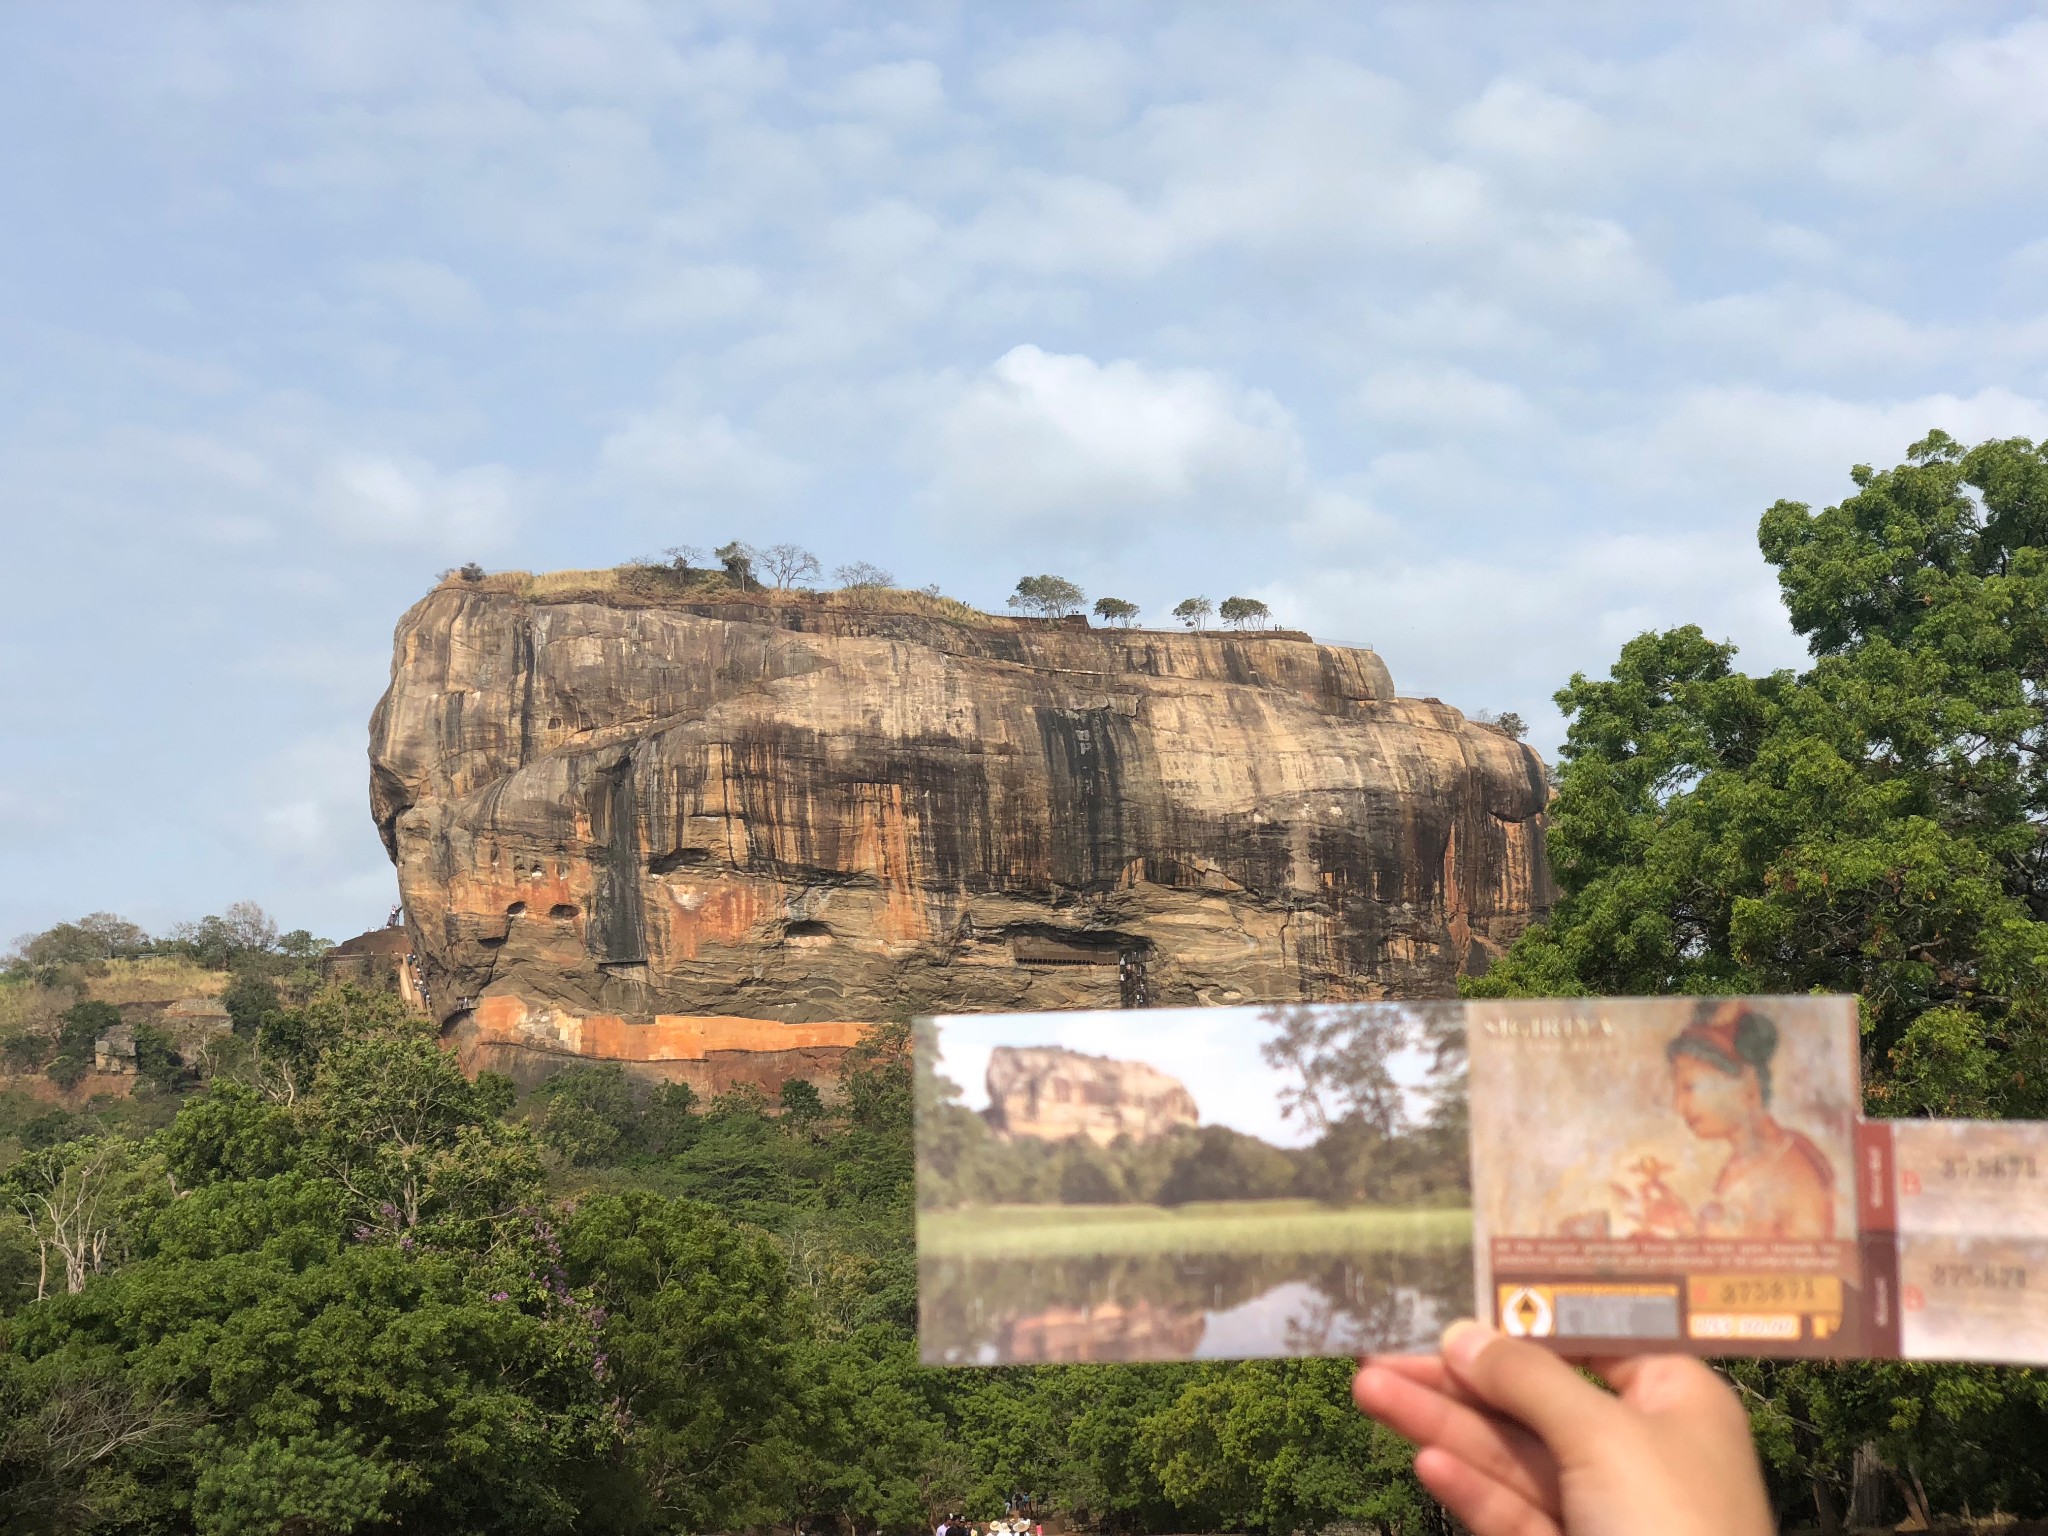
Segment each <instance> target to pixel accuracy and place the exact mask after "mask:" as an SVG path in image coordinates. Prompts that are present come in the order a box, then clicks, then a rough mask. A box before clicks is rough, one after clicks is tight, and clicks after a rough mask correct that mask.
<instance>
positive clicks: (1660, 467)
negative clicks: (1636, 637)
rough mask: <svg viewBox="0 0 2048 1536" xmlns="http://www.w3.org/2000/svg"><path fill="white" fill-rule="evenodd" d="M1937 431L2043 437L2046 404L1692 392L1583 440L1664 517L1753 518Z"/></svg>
mask: <svg viewBox="0 0 2048 1536" xmlns="http://www.w3.org/2000/svg"><path fill="white" fill-rule="evenodd" d="M1933 427H1939V428H1940V429H1941V430H1942V431H1944V432H1947V433H1949V434H1950V435H1951V436H1953V437H1956V438H1959V439H1961V440H1962V441H1963V442H1966V443H1967V442H1977V441H1980V440H1982V439H1984V438H1989V437H2014V436H2018V437H2028V438H2036V439H2038V438H2041V437H2044V436H2048V402H2044V401H2042V400H2038V399H2033V398H2030V397H2028V396H2025V395H2021V394H2018V393H2015V392H2014V391H2012V390H2009V389H2004V388H1989V389H1981V390H1978V391H1977V392H1976V393H1975V394H1972V395H1953V394H1946V393H1943V394H1931V395H1922V396H1919V397H1917V398H1914V399H1910V400H1892V401H1858V400H1852V399H1844V398H1842V397H1840V396H1836V395H1829V394H1823V393H1819V392H1810V393H1801V392H1797V391H1791V390H1773V389H1763V388H1758V387H1753V386H1731V387H1721V388H1706V389H1692V390H1685V391H1682V392H1680V393H1678V394H1676V395H1675V396H1673V397H1671V398H1670V399H1669V400H1667V401H1665V402H1662V403H1661V404H1660V405H1659V407H1658V408H1657V410H1656V411H1655V413H1654V415H1653V417H1652V419H1650V420H1649V421H1647V422H1637V423H1633V424H1631V425H1629V426H1627V427H1625V428H1623V427H1619V426H1617V427H1614V428H1609V429H1607V430H1606V431H1604V432H1602V433H1601V434H1600V435H1599V437H1598V439H1597V440H1596V441H1595V442H1589V443H1588V444H1587V445H1586V451H1585V453H1584V457H1583V459H1582V465H1583V468H1584V470H1585V471H1586V472H1587V473H1588V474H1589V475H1594V476H1600V477H1603V478H1611V482H1612V483H1614V484H1616V485H1617V486H1618V487H1619V488H1621V489H1623V490H1624V491H1625V492H1626V493H1629V494H1631V495H1633V496H1637V497H1641V498H1644V499H1646V500H1648V501H1650V502H1651V503H1652V504H1662V505H1664V506H1667V507H1669V508H1670V509H1671V510H1670V513H1669V514H1667V515H1669V516H1675V517H1678V518H1696V517H1700V516H1702V515H1703V514H1704V515H1708V516H1711V515H1712V514H1713V510H1714V509H1715V508H1716V506H1718V507H1719V508H1721V509H1723V510H1724V511H1725V512H1726V513H1730V514H1733V515H1737V516H1740V517H1743V518H1745V519H1747V520H1748V527H1749V528H1751V529H1753V528H1754V526H1755V523H1754V520H1755V518H1757V517H1758V516H1760V515H1761V514H1762V512H1763V510H1764V508H1765V507H1767V506H1769V505H1770V504H1771V503H1772V502H1774V501H1776V500H1778V499H1780V498H1781V497H1783V498H1788V499H1791V500H1795V501H1807V502H1811V503H1813V504H1815V505H1821V504H1824V503H1828V502H1833V501H1836V500H1839V499H1840V498H1841V497H1842V496H1845V495H1847V494H1849V492H1850V491H1851V489H1852V487H1851V485H1850V483H1849V478H1848V475H1849V466H1850V465H1852V464H1872V465H1877V466H1879V467H1888V466H1890V465H1893V464H1896V463H1898V462H1899V461H1900V460H1901V459H1903V458H1904V457H1905V454H1906V449H1907V448H1908V447H1909V446H1910V445H1911V444H1913V443H1915V442H1918V441H1919V440H1920V439H1921V438H1922V437H1924V436H1925V435H1926V434H1927V432H1928V429H1930V428H1933Z"/></svg>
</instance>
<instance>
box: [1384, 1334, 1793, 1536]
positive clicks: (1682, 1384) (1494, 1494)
mask: <svg viewBox="0 0 2048 1536" xmlns="http://www.w3.org/2000/svg"><path fill="white" fill-rule="evenodd" d="M1586 1363H1587V1364H1588V1366H1589V1367H1590V1368H1591V1369H1592V1370H1593V1371H1594V1372H1595V1373H1596V1374H1598V1375H1599V1376H1600V1377H1601V1378H1602V1379H1603V1380H1605V1381H1606V1382H1607V1383H1608V1385H1610V1386H1611V1387H1613V1388H1614V1390H1613V1391H1612V1392H1603V1391H1602V1390H1601V1389H1600V1388H1598V1387H1596V1386H1594V1385H1593V1384H1592V1383H1591V1382H1589V1381H1587V1380H1586V1379H1585V1378H1584V1377H1583V1376H1581V1375H1579V1373H1578V1372H1577V1371H1576V1370H1574V1369H1573V1368H1572V1366H1571V1365H1569V1364H1568V1363H1566V1362H1565V1361H1563V1360H1561V1359H1559V1358H1558V1357H1557V1356H1556V1355H1554V1354H1552V1353H1551V1352H1550V1351H1548V1350H1546V1349H1543V1348H1541V1347H1540V1346H1538V1345H1535V1344H1530V1343H1527V1342H1525V1341H1523V1340H1520V1339H1507V1338H1502V1337H1501V1336H1500V1335H1499V1334H1497V1333H1495V1332H1493V1331H1492V1330H1491V1329H1489V1328H1484V1327H1481V1326H1480V1325H1479V1324H1478V1323H1475V1322H1472V1321H1471V1320H1470V1319H1466V1320H1463V1321H1460V1322H1456V1323H1453V1324H1451V1326H1450V1327H1449V1328H1447V1329H1445V1330H1444V1338H1443V1348H1442V1352H1441V1353H1440V1354H1438V1355H1434V1356H1430V1355H1406V1356H1380V1357H1375V1358H1373V1359H1369V1360H1367V1361H1365V1362H1364V1363H1363V1364H1361V1366H1360V1367H1359V1372H1358V1376H1357V1378H1356V1379H1355V1380H1354V1381H1353V1382H1352V1385H1351V1395H1352V1397H1353V1398H1354V1399H1355V1400H1356V1401H1357V1403H1358V1406H1359V1407H1360V1408H1362V1409H1363V1410H1364V1411H1365V1412H1366V1413H1368V1414H1370V1415H1371V1416H1372V1417H1373V1418H1375V1419H1378V1420H1379V1421H1380V1422H1381V1423H1382V1424H1384V1425H1386V1426H1387V1427H1388V1428H1389V1429H1391V1430H1393V1431H1395V1432H1396V1433H1397V1434H1400V1435H1404V1436H1406V1437H1407V1438H1408V1439H1410V1440H1412V1441H1414V1442H1415V1445H1416V1452H1415V1475H1416V1477H1417V1478H1419V1479H1420V1480H1421V1482H1422V1485H1423V1487H1425V1488H1427V1489H1428V1490H1429V1491H1430V1492H1431V1493H1432V1494H1434V1495H1435V1496H1436V1497H1437V1499H1438V1500H1440V1501H1441V1502H1442V1504H1443V1505H1444V1507H1445V1508H1446V1509H1448V1510H1450V1512H1451V1513H1452V1514H1454V1515H1456V1516H1457V1517H1458V1518H1459V1519H1460V1520H1462V1521H1464V1522H1465V1524H1466V1525H1467V1526H1469V1527H1471V1529H1472V1531H1473V1533H1474V1536H1644V1533H1646V1532H1652V1531H1654V1532H1657V1533H1658V1536H1771V1533H1772V1532H1773V1531H1775V1529H1776V1525H1775V1522H1774V1521H1773V1520H1772V1518H1771V1511H1770V1504H1769V1501H1768V1500H1767V1499H1766V1498H1765V1496H1764V1483H1763V1474H1762V1472H1761V1470H1760V1469H1759V1467H1758V1465H1757V1459H1756V1448H1755V1446H1753V1445H1752V1444H1751V1443H1750V1438H1749V1417H1748V1415H1747V1414H1745V1413H1744V1412H1743V1411H1742V1405H1741V1404H1740V1403H1739V1402H1737V1401H1736V1399H1735V1394H1734V1392H1732V1391H1731V1390H1730V1389H1729V1387H1728V1384H1727V1383H1726V1382H1724V1381H1723V1380H1722V1379H1721V1378H1720V1377H1719V1376H1717V1375H1716V1374H1715V1373H1714V1372H1713V1371H1712V1370H1710V1369H1708V1368H1707V1366H1706V1365H1705V1364H1703V1363H1702V1362H1701V1361H1698V1360H1695V1359H1694V1358H1693V1357H1692V1356H1690V1355H1633V1356H1629V1357H1627V1358H1623V1359H1615V1360H1594V1361H1588V1362H1586Z"/></svg>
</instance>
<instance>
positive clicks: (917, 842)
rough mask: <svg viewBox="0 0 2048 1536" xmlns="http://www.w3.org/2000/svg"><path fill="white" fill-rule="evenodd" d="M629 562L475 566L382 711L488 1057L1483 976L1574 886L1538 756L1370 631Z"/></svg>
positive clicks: (648, 1058)
mask: <svg viewBox="0 0 2048 1536" xmlns="http://www.w3.org/2000/svg"><path fill="white" fill-rule="evenodd" d="M610 575H611V573H595V575H594V576H593V577H592V579H591V580H589V581H586V582H582V583H578V582H576V581H573V580H570V579H568V578H565V577H544V578H529V577H519V576H494V577H489V578H486V579H485V580H483V581H481V582H475V581H463V580H459V579H458V580H451V581H448V582H445V583H443V584H442V585H441V586H440V587H438V588H436V589H435V590H434V591H433V592H431V593H429V594H428V595H427V596H426V597H425V598H423V599H422V600H421V601H420V602H419V603H418V604H416V605H415V606H414V607H413V608H412V609H411V611H410V612H408V613H407V614H406V615H405V617H404V618H403V619H402V620H401V621H400V622H399V625H398V630H397V635H396V642H395V650H394V656H393V661H392V671H391V686H390V689H389V691H388V692H387V693H386V694H385V696H384V698H383V700H382V701H381V702H380V703H379V704H378V706H377V710H376V713H375V715H374V716H373V717H372V720H371V730H370V761H371V799H372V807H373V812H374V814H375V817H376V820H377V824H378V827H379V830H380V831H381V833H382V835H383V838H384V843H385V847H386V848H387V849H388V850H389V851H390V854H391V857H392V859H393V861H394V863H395V864H396V866H397V870H398V878H399V884H400V889H401V892H402V895H403V898H404V903H405V910H406V913H407V918H408V924H409V926H410V928H411V930H412V936H413V940H414V944H415V948H416V952H417V954H418V955H419V958H420V962H421V968H422V971H423V974H424V977H425V979H426V981H427V984H428V988H429V995H430V1001H431V1006H432V1009H433V1011H434V1013H435V1014H436V1015H437V1017H439V1018H440V1019H441V1020H442V1022H443V1025H444V1027H445V1028H447V1029H449V1030H450V1031H452V1032H453V1033H454V1035H455V1037H456V1039H457V1040H458V1042H459V1043H461V1044H462V1046H463V1048H464V1051H465V1055H466V1056H467V1057H468V1058H469V1059H470V1061H471V1062H472V1063H473V1064H477V1065H493V1066H496V1067H498V1068H499V1069H500V1070H514V1071H515V1072H519V1073H521V1074H522V1075H525V1074H530V1073H531V1072H533V1071H535V1070H540V1069H543V1068H544V1067H545V1066H546V1065H547V1062H548V1060H549V1059H551V1058H552V1059H561V1058H565V1057H572V1056H577V1055H581V1056H586V1057H587V1056H598V1057H606V1058H610V1059H618V1060H622V1061H630V1062H635V1063H639V1064H641V1065H642V1066H643V1067H644V1068H645V1069H647V1070H650V1071H656V1072H660V1073H663V1074H664V1075H668V1076H682V1077H687V1078H691V1079H693V1080H698V1081H700V1082H701V1083H702V1084H704V1085H705V1086H712V1087H716V1086H720V1085H722V1083H723V1082H724V1081H726V1080H729V1079H732V1077H733V1073H734V1072H735V1071H736V1070H737V1068H736V1067H735V1065H734V1062H735V1061H736V1060H738V1057H736V1056H735V1053H739V1055H740V1056H744V1055H745V1054H746V1053H749V1052H753V1053H759V1052H769V1053H779V1052H781V1051H783V1050H788V1051H791V1052H794V1053H796V1054H794V1055H792V1056H790V1057H788V1059H787V1062H786V1065H787V1066H788V1068H789V1070H790V1071H791V1072H796V1071H801V1072H803V1073H804V1074H805V1075H815V1073H816V1071H818V1070H821V1069H820V1068H819V1067H818V1063H819V1062H820V1061H822V1060H824V1059H825V1057H824V1056H823V1055H821V1054H820V1053H821V1052H824V1053H834V1054H836V1051H837V1049H839V1048H842V1047H843V1045H844V1044H846V1043H850V1042H851V1041H852V1040H853V1039H855V1038H857V1037H858V1033H859V1031H858V1027H857V1026H858V1025H859V1023H861V1022H862V1021H872V1020H880V1019H887V1018H894V1017H902V1016H904V1015H907V1014H910V1013H915V1012H925V1011H934V1012H937V1011H944V1012H962V1011H977V1010H995V1009H1047V1008H1073V1007H1099V1006H1116V1005H1118V1004H1119V1003H1122V1004H1127V1005H1128V1004H1135V1003H1151V1004H1169V1003H1224V1002H1241V1001H1258V1000H1268V999H1319V998H1360V997H1381V996H1390V995H1391V996H1405V997H1440V996H1449V995H1452V994H1453V993H1454V991H1455V986H1456V978H1457V976H1458V975H1459V973H1460V972H1464V971H1471V970H1476V969H1480V968H1483V967H1484V966H1485V965H1486V963H1487V961H1488V958H1489V957H1490V956H1492V955H1493V954H1496V953H1497V952H1498V951H1499V949H1500V948H1501V947H1502V946H1503V945H1504V944H1506V943H1508V942H1510V941H1511V940H1512V939H1513V938H1514V936H1515V935H1516V934H1518V933H1519V932H1520V931H1521V930H1522V929H1523V928H1524V927H1525V926H1526V925H1527V924H1528V922H1529V921H1530V920H1531V919H1532V918H1533V917H1536V916H1538V915H1540V914H1541V913H1542V912H1543V911H1544V910H1545V909H1546V907H1547V906H1548V903H1549V899H1550V893H1549V887H1548V883H1547V882H1548V876H1547V865H1546V862H1545V859H1544V852H1543V823H1542V810H1543V807H1544V804H1545V800H1546V798H1547V791H1546V788H1545V782H1544V775H1543V765H1542V763H1541V762H1540V760H1539V759H1538V758H1537V756H1536V754H1535V753H1534V752H1532V751H1531V750H1529V749H1528V748H1527V747H1524V746H1522V745H1520V744H1519V743H1517V742H1515V741H1512V740H1510V739H1509V738H1508V737H1506V736H1505V735H1503V734H1501V733H1499V732H1498V731H1494V730H1491V729H1488V728H1486V727H1483V726H1480V725H1476V724H1473V723H1471V722H1469V721H1467V720H1466V719H1465V718H1464V717H1463V716H1462V715H1460V714H1459V713H1458V712H1457V711H1456V710H1454V709H1451V708H1449V707H1448V706H1446V705H1443V704H1441V703H1438V702H1437V701H1435V700H1432V699H1403V698H1397V697H1396V696H1395V694H1394V688H1393V682H1392V679H1391V678H1390V677H1389V676H1388V673H1387V669H1386V667H1385V666H1384V665H1383V664H1382V663H1381V661H1380V659H1379V657H1378V656H1377V655H1375V654H1374V653H1372V652H1371V651H1364V650H1351V649H1345V648H1342V647H1337V646H1329V645H1319V644H1317V643H1315V642H1314V641H1312V640H1310V639H1308V638H1307V637H1306V636H1290V635H1286V634H1278V635H1275V634H1263V635H1262V634H1237V633H1226V634H1216V633H1209V634H1188V633H1163V632H1157V631H1146V630H1118V629H1106V630H1105V629H1090V628H1088V627H1087V626H1086V625H1085V624H1082V623H1080V622H1078V621H1072V620H1070V621H1066V622H1065V623H1051V622H1045V621H1034V620H1024V619H1006V618H1001V617H995V616H990V615H982V614H975V613H973V612H972V610H968V609H965V608H963V607H962V606H961V605H958V604H951V603H946V602H943V601H938V600H929V599H921V598H920V595H918V594H889V595H885V597H887V598H889V599H892V600H888V601H885V600H878V599H875V598H872V597H871V598H869V599H867V600H865V601H864V602H861V603H854V602H837V601H835V600H834V598H826V599H822V600H820V599H816V598H811V599H809V600H797V599H794V598H786V597H783V596H782V595H780V594H759V595H739V594H734V595H731V596H729V597H725V598H722V599H706V598H693V597H688V596H677V595H674V594H664V593H662V592H660V591H659V590H654V591H652V592H649V591H644V590H639V591H636V590H634V589H632V588H631V586H630V584H628V583H626V582H623V581H621V580H617V579H614V580H612V581H609V582H606V581H603V580H599V579H598V578H600V577H607V576H610ZM838 596H843V595H835V597H838ZM798 1024H802V1025H806V1026H809V1027H808V1028H807V1029H805V1030H789V1031H788V1032H787V1033H783V1032H782V1031H781V1028H780V1027H781V1026H789V1025H798ZM721 1052H723V1053H724V1056H725V1057H726V1058H728V1060H727V1061H726V1063H725V1067H724V1068H723V1069H721V1068H720V1066H719V1058H720V1053H721ZM760 1065H761V1066H762V1067H763V1068H764V1069H765V1068H766V1067H768V1066H769V1065H770V1063H767V1062H765V1061H764V1062H762V1063H760ZM739 1075H740V1076H741V1077H747V1076H752V1075H757V1074H752V1073H750V1072H740V1073H739Z"/></svg>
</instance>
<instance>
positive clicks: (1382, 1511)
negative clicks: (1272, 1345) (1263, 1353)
mask: <svg viewBox="0 0 2048 1536" xmlns="http://www.w3.org/2000/svg"><path fill="white" fill-rule="evenodd" d="M1352 1370H1353V1367H1352V1365H1351V1363H1350V1362H1349V1361H1338V1360H1288V1361H1266V1360H1261V1361H1253V1362H1248V1363H1246V1364H1244V1365H1239V1366H1235V1367H1229V1368H1224V1369H1216V1368H1214V1367H1210V1368H1207V1369H1204V1370H1203V1371H1201V1372H1200V1374H1198V1375H1197V1376H1196V1377H1195V1379H1193V1380H1192V1381H1190V1382H1188V1383H1187V1384H1186V1385H1185V1386H1183V1387H1182V1388H1181V1390H1180V1392H1179V1393H1178V1394H1177V1395H1176V1396H1175V1398H1174V1400H1173V1402H1172V1403H1171V1404H1170V1405H1169V1406H1168V1407H1166V1408H1165V1409H1163V1410H1162V1411H1160V1412H1158V1413H1155V1414H1153V1415H1151V1416H1150V1417H1148V1418H1147V1419H1146V1420H1145V1421H1144V1423H1143V1425H1142V1427H1141V1428H1140V1431H1139V1438H1140V1443H1141V1445H1142V1446H1143V1447H1144V1450H1145V1452H1146V1454H1147V1456H1148V1457H1149V1459H1150V1461H1151V1462H1152V1468H1153V1475H1154V1476H1155V1477H1156V1478H1157V1479H1158V1483H1159V1487H1160V1490H1161V1492H1163V1493H1164V1494H1165V1495H1166V1497H1167V1498H1169V1499H1170V1500H1172V1501H1173V1503H1174V1505H1175V1506H1176V1507H1177V1509H1178V1510H1179V1511H1180V1512H1181V1513H1182V1514H1183V1516H1184V1517H1185V1518H1187V1519H1188V1520H1189V1523H1190V1524H1191V1525H1192V1526H1193V1527H1194V1528H1195V1529H1199V1530H1251V1531H1263V1532H1270V1533H1273V1536H1283V1533H1291V1532H1295V1531H1304V1530H1308V1531H1312V1530H1317V1529H1320V1528H1322V1527H1324V1526H1326V1525H1328V1524H1330V1523H1331V1522H1333V1521H1339V1520H1342V1521H1350V1522H1354V1523H1357V1524H1361V1525H1367V1526H1369V1527H1377V1528H1379V1529H1382V1530H1389V1531H1396V1532H1421V1531H1424V1530H1426V1529H1428V1528H1429V1526H1430V1524H1431V1523H1432V1521H1431V1509H1430V1501H1429V1499H1428V1497H1427V1496H1426V1495H1425V1494H1424V1493H1423V1492H1422V1490H1421V1488H1420V1487H1419V1486H1418V1485H1417V1484H1416V1482H1415V1480H1414V1478H1413V1476H1412V1474H1411V1473H1410V1472H1409V1470H1408V1458H1409V1454H1410V1448H1409V1446H1408V1445H1407V1443H1406V1442H1405V1441H1403V1440H1402V1439H1401V1438H1400V1437H1399V1436H1397V1435H1395V1434H1393V1433H1392V1432H1391V1431H1389V1430H1386V1429H1383V1428H1381V1427H1380V1426H1379V1425H1377V1424H1375V1423H1373V1422H1372V1421H1371V1420H1369V1419H1367V1418H1365V1417H1364V1416H1363V1415H1361V1414H1360V1413H1359V1412H1358V1411H1357V1410H1356V1409H1355V1408H1353V1407H1352V1404H1351V1393H1350V1387H1351V1375H1352Z"/></svg>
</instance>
